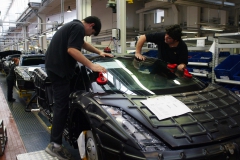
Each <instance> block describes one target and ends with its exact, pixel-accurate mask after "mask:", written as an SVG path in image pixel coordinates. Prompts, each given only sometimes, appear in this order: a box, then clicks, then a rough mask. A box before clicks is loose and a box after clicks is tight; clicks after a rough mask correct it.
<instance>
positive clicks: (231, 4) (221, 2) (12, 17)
mask: <svg viewBox="0 0 240 160" xmlns="http://www.w3.org/2000/svg"><path fill="white" fill-rule="evenodd" d="M95 1H101V0H92V3H94V2H95ZM107 1H115V2H116V1H118V0H106V2H107ZM134 1H142V2H143V3H145V7H144V8H142V9H140V10H138V11H137V12H136V13H141V12H148V11H150V10H154V9H167V8H170V7H171V6H172V4H175V5H183V6H198V7H204V8H210V9H221V10H226V11H230V10H236V11H238V10H239V9H240V1H239V0H132V2H133V3H134ZM30 2H33V3H34V4H35V2H36V4H38V5H36V6H31V5H29V3H30ZM16 3H18V4H17V5H16ZM62 4H63V7H64V10H65V11H66V10H67V9H68V6H71V9H76V0H4V3H2V4H1V5H0V13H1V14H0V30H1V33H0V45H1V46H3V45H7V44H6V42H5V40H6V39H8V38H13V37H14V33H18V32H20V31H21V30H22V27H23V26H26V25H30V24H31V23H34V22H36V21H37V18H38V17H37V16H36V12H37V13H38V14H45V15H46V16H47V17H48V16H51V15H56V14H60V13H61V7H62ZM146 4H147V5H146ZM19 5H20V6H21V5H22V6H21V7H19ZM14 7H15V9H13V8H14ZM239 13H240V12H239ZM238 21H239V19H238ZM4 26H5V27H4ZM6 26H7V27H8V28H7V30H6ZM1 27H2V29H1ZM228 29H232V31H234V32H236V31H238V25H235V27H232V26H231V27H230V26H229V27H228Z"/></svg>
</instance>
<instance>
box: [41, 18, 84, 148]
mask: <svg viewBox="0 0 240 160" xmlns="http://www.w3.org/2000/svg"><path fill="white" fill-rule="evenodd" d="M84 36H85V30H84V26H83V24H82V22H81V21H79V20H73V21H71V22H69V23H67V24H64V25H63V26H62V27H61V28H60V29H59V30H58V31H57V32H56V33H55V34H54V36H53V38H52V40H51V43H50V45H49V47H48V49H47V51H46V58H45V66H46V72H47V74H48V77H49V79H50V80H51V82H52V89H53V96H54V106H53V122H52V130H51V139H50V142H55V143H57V144H62V134H63V130H64V126H65V123H66V120H67V114H68V102H69V94H70V92H71V89H70V80H71V78H72V77H73V75H74V71H75V67H76V63H77V61H76V60H75V59H74V58H73V57H72V56H70V55H69V54H68V52H67V50H68V48H75V49H78V50H81V48H82V45H83V43H84Z"/></svg>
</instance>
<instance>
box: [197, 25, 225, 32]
mask: <svg viewBox="0 0 240 160" xmlns="http://www.w3.org/2000/svg"><path fill="white" fill-rule="evenodd" d="M201 30H205V31H223V30H224V29H223V28H214V27H208V26H202V27H201Z"/></svg>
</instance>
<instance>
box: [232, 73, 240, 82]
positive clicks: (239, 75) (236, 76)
mask: <svg viewBox="0 0 240 160" xmlns="http://www.w3.org/2000/svg"><path fill="white" fill-rule="evenodd" d="M233 80H235V81H240V71H238V72H237V73H235V74H234V75H233Z"/></svg>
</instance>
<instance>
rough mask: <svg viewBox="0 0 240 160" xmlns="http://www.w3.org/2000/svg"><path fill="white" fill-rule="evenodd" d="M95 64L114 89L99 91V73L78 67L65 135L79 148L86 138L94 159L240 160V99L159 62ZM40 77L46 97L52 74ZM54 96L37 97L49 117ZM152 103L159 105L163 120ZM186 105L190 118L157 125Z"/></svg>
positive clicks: (99, 60)
mask: <svg viewBox="0 0 240 160" xmlns="http://www.w3.org/2000/svg"><path fill="white" fill-rule="evenodd" d="M91 60H92V62H93V63H97V64H100V65H102V66H104V67H105V68H106V69H107V70H108V72H107V74H103V75H104V77H105V78H107V83H106V84H100V85H99V84H98V83H97V82H98V80H99V79H98V78H99V77H98V75H99V73H94V72H93V71H92V70H90V69H88V68H86V67H85V66H83V65H81V64H79V67H78V68H77V70H76V71H77V73H78V74H77V76H76V77H74V85H73V86H74V88H75V91H74V92H73V93H72V94H71V95H70V102H69V109H70V111H69V119H68V122H67V126H66V130H65V132H64V135H65V138H67V139H68V141H69V142H70V144H72V145H73V146H75V147H76V146H77V139H78V137H79V135H80V134H81V133H82V132H83V131H87V132H85V133H86V135H85V142H86V143H85V149H86V155H87V159H89V160H90V159H94V160H113V159H119V160H120V159H121V160H144V159H145V160H163V159H164V160H177V159H194V160H196V159H211V160H213V159H218V160H220V159H224V160H225V159H239V157H240V152H239V151H240V150H239V145H240V137H239V135H240V114H239V113H240V112H239V111H240V105H239V104H240V98H239V97H238V96H236V95H235V94H234V93H232V92H231V91H229V90H227V89H225V88H223V87H221V86H219V85H216V84H205V83H203V82H201V81H199V80H198V79H196V78H195V77H192V78H187V77H185V76H184V75H183V73H178V72H177V71H175V70H174V71H172V70H169V69H168V68H167V67H166V66H167V64H166V63H164V62H162V61H159V60H156V59H152V58H147V59H146V61H137V60H136V59H134V58H133V56H116V57H115V58H101V57H96V58H91ZM34 74H35V75H34V77H35V80H34V81H35V85H36V86H37V88H42V89H40V90H42V91H45V88H44V87H46V86H45V85H44V83H45V84H49V81H48V80H47V75H46V73H45V72H44V70H41V69H36V70H35V73H34ZM104 77H103V78H101V79H100V81H101V80H103V81H104V80H105V79H104ZM96 79H97V81H96ZM38 92H39V91H38ZM48 93H49V92H48ZM47 95H48V94H46V93H45V96H43V94H42V93H39V96H38V102H39V106H40V107H42V109H43V110H45V111H46V110H48V111H49V108H47V107H46V106H50V107H51V105H52V103H51V105H46V103H48V101H51V102H54V101H53V100H49V96H47ZM44 98H45V99H48V101H43V99H44ZM41 99H42V101H41ZM145 102H150V104H151V103H152V104H153V105H154V106H155V109H156V110H157V112H159V113H157V112H155V111H154V110H152V109H151V107H152V106H151V105H150V106H149V105H146V103H145ZM49 104H50V103H49ZM168 104H169V105H170V104H171V105H175V106H174V107H175V109H176V110H171V109H167V108H168V107H170V108H171V106H169V105H168ZM180 105H184V106H185V107H186V108H187V109H188V111H187V112H186V113H182V114H178V115H173V116H170V117H164V118H163V119H160V118H159V117H158V115H165V114H169V113H174V114H176V112H181V111H179V110H178V107H179V108H180ZM163 107H164V108H163ZM159 108H162V109H161V110H159ZM81 155H82V153H81Z"/></svg>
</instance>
